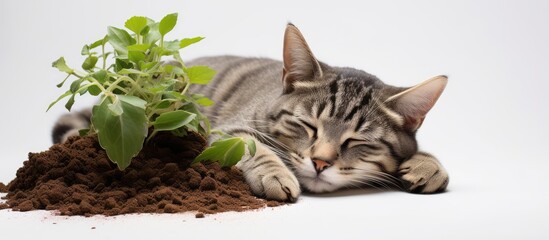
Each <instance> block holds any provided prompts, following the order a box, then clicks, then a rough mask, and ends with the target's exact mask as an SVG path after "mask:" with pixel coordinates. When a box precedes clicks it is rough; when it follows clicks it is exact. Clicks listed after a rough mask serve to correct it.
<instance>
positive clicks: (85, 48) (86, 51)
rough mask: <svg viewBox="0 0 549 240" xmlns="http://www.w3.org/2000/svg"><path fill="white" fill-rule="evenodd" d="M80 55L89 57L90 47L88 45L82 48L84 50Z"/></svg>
mask: <svg viewBox="0 0 549 240" xmlns="http://www.w3.org/2000/svg"><path fill="white" fill-rule="evenodd" d="M80 54H82V56H86V55H89V54H90V46H88V45H87V44H86V45H84V46H83V47H82V50H81V51H80Z"/></svg>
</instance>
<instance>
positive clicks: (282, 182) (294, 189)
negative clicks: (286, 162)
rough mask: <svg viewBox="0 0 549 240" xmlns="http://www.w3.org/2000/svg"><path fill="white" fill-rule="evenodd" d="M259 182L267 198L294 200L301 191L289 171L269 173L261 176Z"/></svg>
mask: <svg viewBox="0 0 549 240" xmlns="http://www.w3.org/2000/svg"><path fill="white" fill-rule="evenodd" d="M261 184H262V187H263V195H265V197H266V198H267V199H273V200H278V201H285V202H295V201H297V197H298V196H299V194H300V192H301V190H300V188H299V182H298V181H297V179H296V177H295V176H294V175H293V174H292V173H291V172H289V171H288V173H282V172H273V173H269V174H267V175H265V176H263V177H262V178H261Z"/></svg>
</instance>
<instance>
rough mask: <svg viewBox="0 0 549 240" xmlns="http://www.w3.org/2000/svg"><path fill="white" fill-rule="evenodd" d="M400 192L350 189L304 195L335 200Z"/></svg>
mask: <svg viewBox="0 0 549 240" xmlns="http://www.w3.org/2000/svg"><path fill="white" fill-rule="evenodd" d="M395 192H399V191H398V190H396V189H380V188H350V189H341V190H337V191H335V192H329V193H311V192H303V193H302V195H304V196H307V197H315V198H333V197H351V196H364V195H370V194H385V193H395Z"/></svg>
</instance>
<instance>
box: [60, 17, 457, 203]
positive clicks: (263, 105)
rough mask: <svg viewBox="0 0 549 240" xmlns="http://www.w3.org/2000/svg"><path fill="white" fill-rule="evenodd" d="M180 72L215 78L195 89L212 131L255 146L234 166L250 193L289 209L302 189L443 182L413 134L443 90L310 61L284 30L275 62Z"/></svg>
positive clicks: (436, 187)
mask: <svg viewBox="0 0 549 240" xmlns="http://www.w3.org/2000/svg"><path fill="white" fill-rule="evenodd" d="M188 65H208V66H210V67H212V68H214V69H215V70H216V71H217V75H216V77H215V78H214V79H213V80H212V82H211V83H210V85H208V86H196V87H195V89H194V90H195V91H199V92H202V93H203V94H205V95H206V96H209V97H210V98H212V99H213V100H214V101H215V102H216V103H217V104H216V105H214V106H213V107H209V108H205V109H203V111H204V113H205V114H206V115H208V117H210V119H212V123H213V126H214V128H217V129H220V130H222V131H224V132H226V133H228V134H232V135H236V136H243V137H246V138H253V139H255V140H257V141H256V142H257V153H256V154H255V156H253V157H250V156H248V155H247V156H245V157H244V158H243V159H242V160H241V161H240V162H239V163H238V164H237V167H238V168H240V169H241V170H242V171H243V173H244V176H245V178H246V180H247V182H248V183H249V184H250V186H251V188H252V190H253V191H254V193H255V194H257V195H259V196H262V197H266V198H269V199H277V200H284V201H292V202H293V201H296V199H297V198H298V196H299V194H300V192H301V191H302V190H305V191H310V192H329V191H334V190H337V189H340V188H346V187H360V186H364V185H371V186H372V185H373V186H381V187H396V188H402V189H405V190H407V191H410V192H417V193H434V192H441V191H444V190H445V188H446V186H447V185H448V174H447V173H446V171H445V169H444V168H443V167H442V165H441V164H440V163H439V162H438V160H437V159H436V158H435V157H433V156H432V155H430V154H427V153H424V152H420V151H418V148H417V142H416V139H415V133H416V131H417V129H418V128H419V127H420V126H421V124H422V122H423V119H424V118H425V115H426V114H427V112H428V111H429V110H430V109H431V108H432V107H433V105H434V104H435V102H436V100H437V99H438V97H439V96H440V95H441V93H442V91H443V90H444V87H445V86H446V83H447V78H446V76H437V77H434V78H431V79H429V80H427V81H425V82H423V83H421V84H419V85H417V86H414V87H411V88H399V87H393V86H389V85H386V84H384V83H383V82H381V81H380V80H379V79H377V78H376V77H375V76H373V75H371V74H368V73H366V72H363V71H360V70H356V69H352V68H340V67H332V66H328V65H326V64H324V63H322V62H319V61H317V60H316V58H315V57H314V56H313V53H312V52H311V50H310V49H309V47H308V45H307V43H306V42H305V39H304V38H303V36H302V35H301V33H300V32H299V30H298V29H297V28H296V27H295V26H294V25H292V24H289V25H288V26H287V28H286V32H285V36H284V50H283V62H279V61H275V60H271V59H262V58H243V57H235V56H221V57H207V58H200V59H197V60H195V61H193V62H190V63H189V64H188ZM88 118H89V114H87V113H73V114H69V115H65V116H63V117H61V119H60V120H59V121H58V123H57V125H56V127H55V128H54V131H53V137H54V141H57V142H59V141H64V140H65V139H66V138H67V137H68V136H70V135H75V134H76V131H75V130H74V129H75V128H82V127H85V126H86V125H87V124H88V123H89V120H87V119H88Z"/></svg>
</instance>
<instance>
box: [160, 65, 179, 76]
mask: <svg viewBox="0 0 549 240" xmlns="http://www.w3.org/2000/svg"><path fill="white" fill-rule="evenodd" d="M162 71H163V72H164V73H167V74H170V73H173V74H175V75H183V74H185V72H184V71H183V69H182V68H180V67H178V66H174V65H171V64H167V65H164V66H163V68H162Z"/></svg>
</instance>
